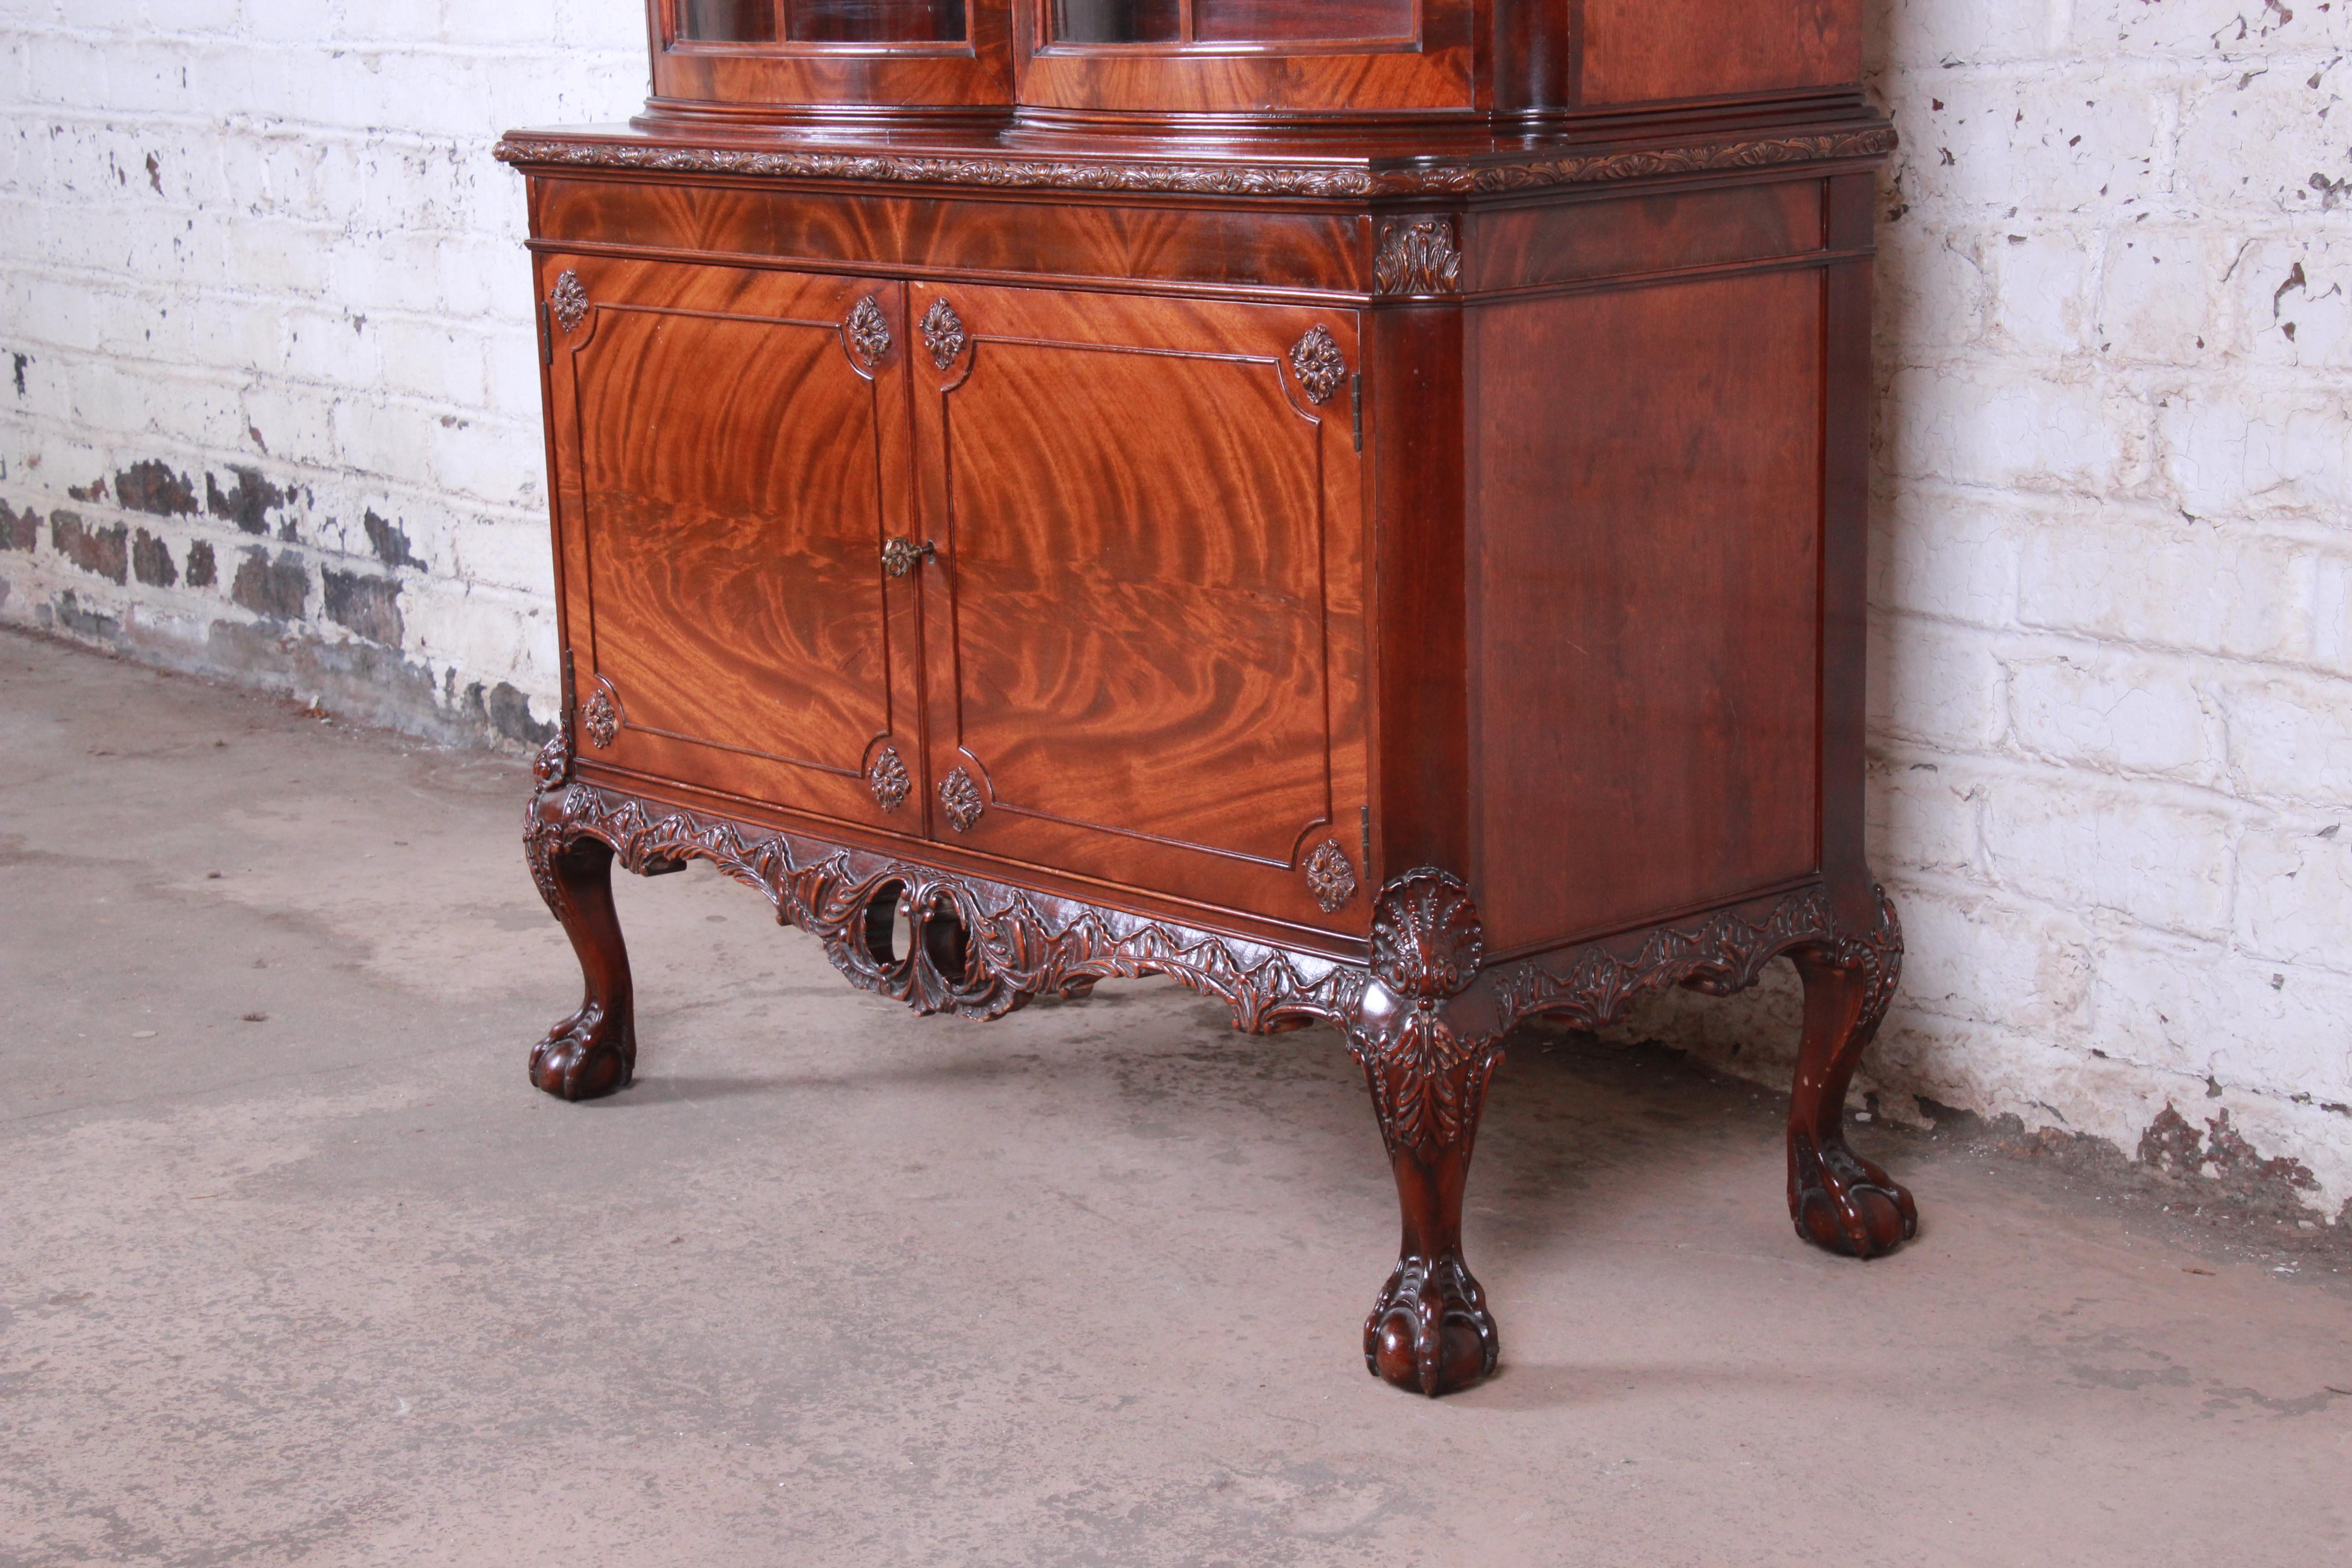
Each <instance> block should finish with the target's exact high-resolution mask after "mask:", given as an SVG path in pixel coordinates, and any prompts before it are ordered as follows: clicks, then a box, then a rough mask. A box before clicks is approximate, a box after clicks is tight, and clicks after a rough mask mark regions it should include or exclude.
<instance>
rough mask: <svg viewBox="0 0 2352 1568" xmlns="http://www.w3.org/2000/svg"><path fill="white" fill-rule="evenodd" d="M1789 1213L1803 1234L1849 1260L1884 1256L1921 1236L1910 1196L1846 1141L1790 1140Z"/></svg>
mask: <svg viewBox="0 0 2352 1568" xmlns="http://www.w3.org/2000/svg"><path fill="white" fill-rule="evenodd" d="M1789 1217H1790V1219H1791V1220H1793V1221H1795V1222H1796V1226H1797V1234H1798V1235H1799V1236H1801V1237H1804V1238H1805V1239H1806V1240H1807V1241H1810V1242H1811V1243H1812V1244H1813V1245H1814V1246H1815V1247H1824V1248H1826V1249H1828V1250H1829V1251H1831V1252H1841V1253H1843V1254H1845V1255H1846V1256H1847V1257H1849V1258H1876V1257H1879V1256H1881V1255H1882V1254H1885V1253H1889V1252H1892V1251H1894V1250H1895V1248H1896V1247H1900V1246H1902V1245H1903V1244H1904V1243H1905V1242H1906V1241H1908V1240H1910V1239H1911V1238H1912V1237H1915V1236H1916V1235H1918V1234H1919V1207H1918V1205H1916V1204H1915V1203H1913V1202H1912V1201H1911V1194H1909V1193H1908V1192H1906V1191H1905V1190H1904V1188H1903V1186H1902V1184H1900V1183H1898V1182H1896V1181H1895V1178H1894V1177H1892V1176H1890V1175H1888V1174H1887V1173H1885V1171H1883V1170H1881V1169H1879V1168H1878V1167H1877V1166H1876V1165H1874V1164H1872V1163H1870V1162H1869V1161H1867V1160H1865V1159H1864V1158H1863V1157H1862V1156H1861V1155H1859V1154H1856V1153H1855V1152H1853V1150H1851V1149H1849V1148H1847V1147H1846V1146H1845V1142H1844V1141H1843V1139H1841V1140H1839V1141H1837V1142H1831V1143H1825V1144H1823V1145H1822V1146H1821V1147H1820V1148H1818V1149H1816V1148H1815V1147H1814V1146H1813V1144H1812V1142H1811V1140H1808V1139H1803V1138H1799V1139H1797V1140H1795V1141H1793V1142H1791V1143H1790V1148H1789Z"/></svg>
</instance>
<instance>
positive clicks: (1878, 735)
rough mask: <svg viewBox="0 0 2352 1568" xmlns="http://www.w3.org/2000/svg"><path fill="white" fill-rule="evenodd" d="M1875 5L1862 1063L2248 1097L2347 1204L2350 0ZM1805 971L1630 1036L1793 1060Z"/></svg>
mask: <svg viewBox="0 0 2352 1568" xmlns="http://www.w3.org/2000/svg"><path fill="white" fill-rule="evenodd" d="M1883 26H1884V32H1883V34H1882V36H1881V37H1880V38H1879V39H1878V40H1877V50H1876V52H1877V55H1878V64H1877V66H1876V68H1875V70H1874V79H1873V83H1874V90H1875V91H1876V93H1877V94H1878V96H1879V97H1880V99H1881V100H1882V101H1883V102H1885V104H1886V105H1887V106H1888V107H1889V108H1890V109H1891V110H1893V111H1894V113H1895V120H1896V123H1897V124H1898V126H1899V127H1900V128H1901V130H1902V132H1903V136H1904V148H1903V151H1902V152H1901V153H1899V154H1898V155H1897V157H1896V160H1895V164H1894V167H1893V169H1892V171H1891V173H1890V178H1889V180H1888V182H1887V184H1886V185H1885V209H1884V213H1883V216H1884V218H1885V221H1884V222H1883V223H1882V225H1881V226H1880V230H1879V244H1880V247H1881V254H1882V256H1883V258H1884V272H1883V286H1882V291H1881V296H1880V312H1879V334H1878V350H1879V356H1880V361H1879V363H1880V375H1881V381H1882V385H1883V387H1884V388H1885V393H1884V398H1883V401H1882V404H1881V411H1880V419H1879V427H1878V453H1879V463H1878V483H1877V500H1878V507H1877V519H1878V527H1879V531H1878V537H1877V539H1876V541H1875V543H1874V570H1875V574H1876V583H1875V588H1874V601H1875V621H1874V626H1875V630H1876V633H1877V638H1878V640H1877V645H1876V647H1875V648H1874V665H1873V692H1872V698H1873V728H1874V767H1875V773H1876V784H1877V787H1876V789H1875V791H1874V799H1873V818H1874V820H1873V854H1874V858H1875V860H1876V863H1877V865H1878V867H1879V869H1880V871H1881V873H1882V874H1883V875H1884V876H1885V878H1886V879H1887V880H1888V882H1889V883H1890V884H1891V885H1892V887H1893V888H1894V889H1895V894H1896V896H1897V898H1898V900H1900V902H1901V905H1902V908H1903V910H1904V914H1905V920H1906V926H1907V929H1908V932H1909V938H1910V949H1911V952H1910V959H1909V965H1908V970H1907V973H1906V984H1905V988H1904V992H1903V994H1902V996H1901V998H1900V999H1899V1000H1898V1002H1897V1004H1896V1008H1895V1015H1894V1016H1893V1018H1892V1019H1891V1020H1890V1023H1889V1025H1888V1026H1887V1028H1886V1030H1885V1033H1884V1034H1883V1035H1882V1036H1881V1044H1880V1047H1879V1048H1878V1049H1877V1051H1876V1052H1875V1053H1874V1057H1873V1058H1872V1059H1871V1061H1870V1062H1869V1063H1868V1065H1867V1066H1866V1068H1865V1071H1864V1085H1863V1087H1864V1089H1868V1090H1871V1091H1874V1092H1876V1093H1877V1094H1878V1095H1879V1097H1880V1101H1881V1104H1882V1107H1883V1108H1884V1109H1885V1110H1890V1111H1892V1112H1894V1113H1895V1114H1896V1115H1899V1116H1906V1117H1907V1116H1909V1115H1911V1114H1914V1113H1915V1110H1914V1108H1913V1106H1912V1102H1911V1100H1910V1097H1911V1096H1913V1095H1924V1096H1927V1097H1929V1098H1930V1099H1932V1100H1936V1101H1938V1102H1941V1103H1944V1104H1948V1105H1953V1106H1958V1107H1960V1108H1964V1109H1969V1110H1978V1111H1981V1112H1989V1113H2000V1112H2010V1113H2014V1114H2016V1115H2018V1116H2020V1117H2021V1118H2022V1119H2023V1121H2024V1122H2025V1124H2026V1125H2027V1126H2028V1127H2029V1128H2038V1127H2055V1128H2060V1129H2063V1130H2069V1131H2080V1132H2087V1133H2091V1134H2094V1135H2095V1136H2099V1137H2104V1138H2108V1139H2112V1140H2114V1141H2115V1142H2117V1143H2118V1144H2120V1145H2121V1146H2122V1147H2123V1148H2124V1149H2125V1150H2126V1151H2133V1150H2136V1148H2137V1143H2138V1140H2139V1137H2140V1134H2141V1132H2142V1131H2145V1130H2146V1129H2147V1126H2148V1124H2149V1123H2150V1122H2151V1121H2153V1120H2155V1118H2156V1117H2157V1116H2158V1114H2160V1113H2161V1112H2162V1110H2164V1108H2165V1107H2166V1106H2167V1105H2168V1104H2170V1105H2172V1106H2173V1107H2174V1108H2175V1109H2177V1110H2179V1112H2180V1113H2181V1114H2182V1115H2183V1116H2185V1117H2186V1118H2188V1119H2189V1121H2190V1122H2191V1123H2192V1125H2196V1126H2199V1127H2200V1128H2202V1127H2204V1126H2205V1124H2206V1123H2207V1122H2208V1121H2210V1119H2213V1118H2215V1117H2217V1116H2219V1115H2220V1113H2221V1111H2223V1110H2227V1111H2228V1112H2229V1113H2230V1117H2231V1124H2232V1125H2233V1126H2234V1127H2235V1128H2236V1129H2237V1130H2238V1131H2240V1132H2242V1134H2244V1135H2245V1136H2246V1137H2248V1138H2249V1139H2251V1140H2252V1142H2253V1143H2254V1144H2255V1145H2256V1146H2257V1147H2258V1148H2259V1149H2260V1150H2261V1151H2262V1152H2263V1153H2264V1154H2266V1155H2285V1156H2287V1157H2290V1158H2293V1159H2295V1160H2298V1161H2301V1162H2302V1163H2304V1164H2305V1165H2306V1166H2307V1167H2308V1168H2309V1170H2310V1172H2311V1173H2312V1174H2313V1175H2314V1176H2315V1179H2316V1182H2317V1186H2316V1188H2315V1190H2314V1191H2313V1192H2312V1193H2310V1194H2308V1197H2309V1199H2310V1200H2311V1201H2314V1202H2315V1203H2319V1204H2321V1205H2325V1206H2326V1208H2327V1209H2329V1210H2335V1209H2336V1208H2338V1207H2339V1206H2340V1205H2344V1204H2345V1203H2346V1202H2347V1199H2352V1011H2347V1006H2352V679H2346V677H2347V675H2352V374H2347V372H2352V302H2347V293H2346V290H2347V286H2352V62H2347V55H2352V5H2347V4H2345V3H2344V0H2333V3H2331V4H2330V5H2305V4H2298V3H2294V0H2270V3H2269V4H2263V3H2262V0H2256V3H2255V4H2252V5H2241V4H2237V3H2235V0H1906V3H1901V4H1897V5H1895V6H1894V7H1893V8H1892V10H1891V11H1890V12H1889V13H1887V14H1886V16H1885V18H1884V21H1883ZM1790 992H1791V987H1790V985H1789V984H1788V983H1787V982H1786V980H1785V978H1784V979H1783V980H1782V981H1781V982H1780V984H1777V985H1775V986H1773V987H1771V988H1769V989H1768V991H1767V992H1766V993H1765V994H1763V995H1761V996H1760V997H1758V998H1756V999H1755V1000H1753V1001H1751V1002H1749V1003H1748V1004H1747V1005H1744V1006H1743V1005H1739V1004H1734V1005H1731V1006H1729V1007H1726V1006H1724V1005H1721V1004H1716V1003H1704V1002H1696V1001H1692V1000H1688V999H1684V998H1670V999H1666V1000H1664V1001H1663V1002H1662V1003H1660V1004H1658V1005H1654V1006H1652V1007H1650V1008H1648V1009H1647V1010H1646V1011H1645V1013H1644V1014H1643V1016H1642V1018H1641V1019H1639V1020H1638V1023H1639V1024H1640V1025H1641V1026H1647V1027H1651V1028H1655V1029H1659V1030H1662V1031H1664V1032H1668V1033H1671V1034H1675V1035H1678V1036H1679V1037H1682V1038H1684V1039H1685V1040H1686V1041H1688V1042H1689V1043H1691V1044H1693V1045H1694V1046H1696V1047H1698V1048H1700V1049H1701V1050H1703V1051H1705V1052H1706V1053H1707V1054H1709V1055H1712V1056H1714V1057H1716V1058H1718V1059H1720V1060H1724V1061H1726V1062H1727V1063H1728V1064H1730V1065H1732V1066H1734V1067H1735V1068H1740V1069H1741V1070H1755V1071H1758V1072H1759V1073H1762V1074H1764V1075H1765V1076H1776V1075H1777V1072H1778V1070H1779V1069H1780V1064H1781V1063H1783V1062H1785V1060H1786V1058H1787V1055H1788V1049H1787V1046H1786V1042H1787V1041H1788V1039H1789V1037H1790V1031H1791V1030H1792V1029H1793V1026H1794V1014H1793V1012H1792V1010H1791V1000H1790ZM1767 1023H1772V1024H1776V1025H1777V1026H1779V1032H1774V1031H1773V1030H1769V1029H1767V1028H1765V1027H1764V1026H1765V1025H1766V1024H1767ZM1759 1058H1760V1059H1759ZM1768 1069H1769V1070H1768Z"/></svg>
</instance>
